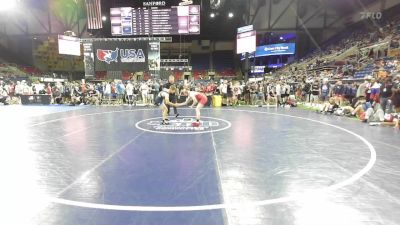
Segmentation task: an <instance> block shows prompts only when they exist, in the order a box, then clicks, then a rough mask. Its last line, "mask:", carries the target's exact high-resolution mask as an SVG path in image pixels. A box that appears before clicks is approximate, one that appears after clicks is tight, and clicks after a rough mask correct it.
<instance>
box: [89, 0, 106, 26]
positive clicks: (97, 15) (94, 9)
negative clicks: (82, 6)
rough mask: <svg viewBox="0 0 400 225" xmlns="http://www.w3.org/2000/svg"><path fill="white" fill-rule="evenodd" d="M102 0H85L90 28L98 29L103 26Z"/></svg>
mask: <svg viewBox="0 0 400 225" xmlns="http://www.w3.org/2000/svg"><path fill="white" fill-rule="evenodd" d="M100 1H101V0H85V2H86V10H87V21H88V29H90V30H96V29H101V28H103V21H102V20H101V2H100Z"/></svg>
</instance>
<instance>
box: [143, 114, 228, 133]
mask: <svg viewBox="0 0 400 225" xmlns="http://www.w3.org/2000/svg"><path fill="white" fill-rule="evenodd" d="M194 122H196V119H195V118H194V117H193V116H182V117H179V118H170V119H169V122H168V124H162V118H161V117H155V118H150V119H145V120H141V121H139V122H137V123H136V128H138V129H140V130H143V131H148V132H153V133H161V134H203V133H210V132H218V131H222V130H226V129H228V128H230V127H231V123H230V122H229V121H227V120H223V119H219V118H214V117H202V119H201V121H200V125H198V126H194V124H193V123H194Z"/></svg>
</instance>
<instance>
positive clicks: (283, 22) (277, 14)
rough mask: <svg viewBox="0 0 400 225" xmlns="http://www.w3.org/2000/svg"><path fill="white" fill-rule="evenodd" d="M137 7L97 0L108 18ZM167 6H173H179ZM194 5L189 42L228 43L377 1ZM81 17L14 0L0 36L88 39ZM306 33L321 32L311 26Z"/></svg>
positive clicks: (67, 2)
mask: <svg viewBox="0 0 400 225" xmlns="http://www.w3.org/2000/svg"><path fill="white" fill-rule="evenodd" d="M141 1H143V0H139V1H132V0H102V11H103V13H104V14H105V15H108V14H109V8H110V7H119V6H135V5H134V3H136V4H141ZM148 1H151V0H148ZM380 1H386V0H380ZM167 2H168V3H170V4H171V5H177V4H178V3H179V2H180V0H170V1H167ZM194 2H195V4H200V5H201V6H202V21H201V35H200V36H196V37H194V38H196V39H217V40H218V39H224V40H227V39H233V38H234V35H235V31H236V28H237V27H238V26H240V25H245V24H249V23H254V24H255V25H256V28H257V29H261V30H268V31H274V30H282V29H291V30H297V29H299V22H298V21H297V19H296V17H300V18H303V20H307V23H308V24H312V23H314V24H315V23H319V24H320V25H321V24H322V23H324V22H322V21H323V20H326V21H325V23H327V24H329V23H330V22H332V21H334V20H336V19H338V18H340V17H343V15H347V14H350V13H352V12H355V11H360V9H362V7H364V6H366V5H368V4H370V3H371V2H376V1H374V0H225V1H223V0H222V3H223V4H222V6H221V8H219V9H217V10H214V9H211V7H210V0H195V1H194ZM293 9H294V10H293ZM293 11H296V13H293ZM212 12H213V13H215V15H216V17H215V18H210V13H212ZM229 12H232V13H233V14H234V17H233V18H231V19H228V17H227V14H228V13H229ZM85 16H86V12H85V7H84V0H19V6H18V7H17V8H16V9H14V10H13V11H10V12H5V13H1V15H0V32H1V34H2V35H7V36H15V35H28V36H46V35H55V34H59V33H63V32H64V31H66V30H75V31H76V33H77V34H79V35H83V36H85V35H88V34H89V33H87V32H86V20H85ZM78 17H79V19H77V18H78ZM77 21H79V23H78V22H77ZM316 21H317V22H316ZM296 23H297V24H296ZM271 25H273V26H271ZM325 25H326V24H325ZM310 27H313V28H321V26H315V25H311V26H310ZM322 27H323V26H322ZM300 29H301V27H300ZM95 34H96V35H100V36H103V37H110V26H109V24H108V23H107V22H105V28H103V29H102V30H101V31H100V32H95ZM186 38H188V39H190V38H191V37H186Z"/></svg>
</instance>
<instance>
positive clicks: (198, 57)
mask: <svg viewBox="0 0 400 225" xmlns="http://www.w3.org/2000/svg"><path fill="white" fill-rule="evenodd" d="M191 65H192V66H193V70H209V69H210V57H209V54H192V56H191Z"/></svg>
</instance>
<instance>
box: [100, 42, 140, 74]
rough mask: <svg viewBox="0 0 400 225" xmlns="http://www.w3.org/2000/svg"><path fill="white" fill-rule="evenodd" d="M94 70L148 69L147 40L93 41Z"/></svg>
mask: <svg viewBox="0 0 400 225" xmlns="http://www.w3.org/2000/svg"><path fill="white" fill-rule="evenodd" d="M93 47H94V53H95V56H96V60H95V70H96V71H144V70H148V60H147V58H148V41H120V40H118V41H95V42H93Z"/></svg>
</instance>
